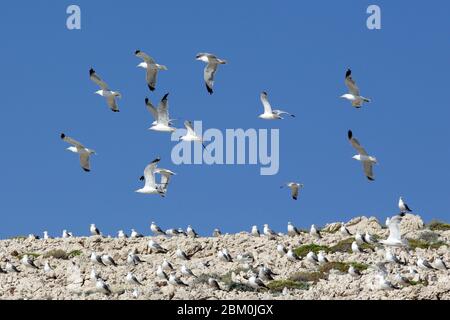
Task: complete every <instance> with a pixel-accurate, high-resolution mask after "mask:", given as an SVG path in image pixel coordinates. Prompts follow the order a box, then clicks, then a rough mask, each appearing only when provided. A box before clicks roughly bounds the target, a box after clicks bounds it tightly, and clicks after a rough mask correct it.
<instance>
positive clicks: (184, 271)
mask: <svg viewBox="0 0 450 320" xmlns="http://www.w3.org/2000/svg"><path fill="white" fill-rule="evenodd" d="M180 270H181V274H182V275H185V276H190V277H194V278H197V276H196V275H195V274H194V273H193V272H192V270H191V269H189V268H188V267H186V265H184V264H183V265H182V266H181V269H180Z"/></svg>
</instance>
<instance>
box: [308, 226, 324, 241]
mask: <svg viewBox="0 0 450 320" xmlns="http://www.w3.org/2000/svg"><path fill="white" fill-rule="evenodd" d="M309 235H310V236H312V237H314V238H317V239H320V238H322V235H321V234H320V231H319V230H318V229H317V228H316V225H315V224H313V225H312V226H311V229H310V230H309Z"/></svg>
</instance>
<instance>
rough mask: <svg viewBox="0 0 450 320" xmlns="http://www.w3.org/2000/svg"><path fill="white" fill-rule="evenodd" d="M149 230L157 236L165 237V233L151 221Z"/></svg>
mask: <svg viewBox="0 0 450 320" xmlns="http://www.w3.org/2000/svg"><path fill="white" fill-rule="evenodd" d="M150 230H151V231H152V232H153V233H154V234H155V235H157V236H161V235H163V236H165V235H166V233H165V232H164V231H162V230H161V228H160V227H158V226H157V225H156V223H155V222H153V221H152V223H151V225H150Z"/></svg>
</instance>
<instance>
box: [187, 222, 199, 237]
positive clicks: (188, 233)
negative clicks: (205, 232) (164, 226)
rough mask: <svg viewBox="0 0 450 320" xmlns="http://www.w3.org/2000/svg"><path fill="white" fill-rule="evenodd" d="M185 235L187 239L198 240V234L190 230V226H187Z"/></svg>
mask: <svg viewBox="0 0 450 320" xmlns="http://www.w3.org/2000/svg"><path fill="white" fill-rule="evenodd" d="M186 233H187V235H188V236H189V237H192V238H198V233H197V232H195V230H194V229H193V228H192V226H191V225H188V227H187V229H186Z"/></svg>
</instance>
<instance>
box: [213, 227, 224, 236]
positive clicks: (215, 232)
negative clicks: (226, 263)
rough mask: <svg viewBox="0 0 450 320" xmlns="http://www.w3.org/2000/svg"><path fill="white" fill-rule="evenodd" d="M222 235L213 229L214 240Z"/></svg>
mask: <svg viewBox="0 0 450 320" xmlns="http://www.w3.org/2000/svg"><path fill="white" fill-rule="evenodd" d="M221 235H222V232H220V230H219V229H217V228H216V229H214V231H213V237H214V238H218V237H220V236H221Z"/></svg>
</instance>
